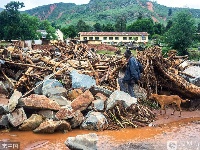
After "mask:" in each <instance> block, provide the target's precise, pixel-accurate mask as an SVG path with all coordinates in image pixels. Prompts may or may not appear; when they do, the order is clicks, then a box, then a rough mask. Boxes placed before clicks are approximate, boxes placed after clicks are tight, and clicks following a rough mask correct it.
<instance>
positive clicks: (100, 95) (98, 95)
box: [95, 93, 108, 101]
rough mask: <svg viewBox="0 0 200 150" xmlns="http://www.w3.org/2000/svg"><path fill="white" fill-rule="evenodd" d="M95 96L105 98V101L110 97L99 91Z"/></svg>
mask: <svg viewBox="0 0 200 150" xmlns="http://www.w3.org/2000/svg"><path fill="white" fill-rule="evenodd" d="M95 98H96V99H101V100H103V101H106V100H107V99H108V97H106V96H105V95H103V94H102V93H97V94H96V95H95Z"/></svg>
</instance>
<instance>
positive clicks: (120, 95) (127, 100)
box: [106, 90, 137, 110]
mask: <svg viewBox="0 0 200 150" xmlns="http://www.w3.org/2000/svg"><path fill="white" fill-rule="evenodd" d="M117 101H123V104H124V107H125V108H126V107H128V106H130V105H131V104H134V103H137V98H135V97H131V96H130V95H129V94H128V93H125V92H123V91H118V90H116V91H114V92H113V93H112V94H111V95H110V97H109V98H108V100H107V102H106V110H108V109H110V108H112V107H114V106H115V104H116V103H117Z"/></svg>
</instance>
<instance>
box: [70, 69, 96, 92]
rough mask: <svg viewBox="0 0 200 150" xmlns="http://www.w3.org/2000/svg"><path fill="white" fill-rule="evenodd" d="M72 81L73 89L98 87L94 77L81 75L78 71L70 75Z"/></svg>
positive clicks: (73, 71)
mask: <svg viewBox="0 0 200 150" xmlns="http://www.w3.org/2000/svg"><path fill="white" fill-rule="evenodd" d="M70 76H71V79H72V88H85V89H89V88H90V87H92V86H94V85H96V81H95V79H94V78H93V77H91V76H89V75H85V74H79V73H78V72H77V71H76V70H72V71H71V73H70Z"/></svg>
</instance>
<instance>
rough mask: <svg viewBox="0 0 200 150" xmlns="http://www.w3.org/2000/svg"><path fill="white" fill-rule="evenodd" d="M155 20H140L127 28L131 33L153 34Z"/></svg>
mask: <svg viewBox="0 0 200 150" xmlns="http://www.w3.org/2000/svg"><path fill="white" fill-rule="evenodd" d="M153 25H154V24H153V20H152V19H149V18H142V19H138V20H136V21H135V22H133V23H132V24H131V25H129V26H128V27H127V31H130V32H148V33H149V34H150V35H152V34H153Z"/></svg>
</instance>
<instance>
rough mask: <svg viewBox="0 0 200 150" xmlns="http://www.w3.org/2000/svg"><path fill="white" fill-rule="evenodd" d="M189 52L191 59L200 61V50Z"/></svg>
mask: <svg viewBox="0 0 200 150" xmlns="http://www.w3.org/2000/svg"><path fill="white" fill-rule="evenodd" d="M188 53H189V59H190V60H195V61H198V60H200V51H199V50H190V51H188Z"/></svg>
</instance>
